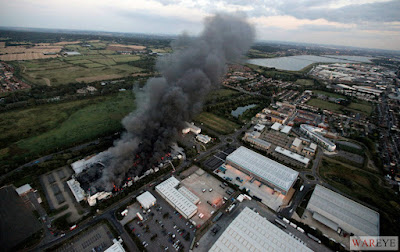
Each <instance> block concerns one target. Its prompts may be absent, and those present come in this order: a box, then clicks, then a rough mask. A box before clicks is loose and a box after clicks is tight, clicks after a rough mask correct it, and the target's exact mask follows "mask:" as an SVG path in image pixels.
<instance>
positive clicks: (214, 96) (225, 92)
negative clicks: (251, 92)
mask: <svg viewBox="0 0 400 252" xmlns="http://www.w3.org/2000/svg"><path fill="white" fill-rule="evenodd" d="M237 94H240V93H239V92H238V91H235V90H232V89H227V88H222V89H217V90H214V91H212V92H210V93H209V94H208V95H207V101H213V100H225V99H227V98H229V97H231V96H233V95H237Z"/></svg>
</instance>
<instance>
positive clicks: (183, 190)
mask: <svg viewBox="0 0 400 252" xmlns="http://www.w3.org/2000/svg"><path fill="white" fill-rule="evenodd" d="M178 192H180V193H181V194H182V195H183V196H185V197H186V198H188V199H189V200H190V201H191V202H192V203H193V204H195V205H196V204H197V203H199V202H200V198H199V197H197V196H196V194H194V193H192V191H190V190H189V189H187V188H186V187H184V186H182V187H181V188H179V189H178Z"/></svg>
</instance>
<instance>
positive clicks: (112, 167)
mask: <svg viewBox="0 0 400 252" xmlns="http://www.w3.org/2000/svg"><path fill="white" fill-rule="evenodd" d="M253 38H254V29H253V27H252V26H251V25H249V24H248V23H247V21H246V20H245V18H244V17H242V16H238V15H227V14H217V15H215V16H212V17H209V18H207V19H206V20H205V27H204V30H203V32H202V33H201V34H200V35H199V36H198V37H195V38H193V37H188V36H185V35H183V36H181V37H179V38H178V39H176V40H175V41H173V42H172V44H171V47H172V49H173V53H171V54H168V55H164V56H163V57H159V58H158V61H157V63H156V68H157V70H158V72H159V73H160V74H161V76H162V77H158V78H151V79H149V80H148V82H147V84H146V85H145V87H144V89H143V90H141V91H139V92H137V93H136V97H137V101H138V102H137V103H138V104H137V110H136V111H135V112H132V113H131V114H129V115H128V116H127V117H125V118H124V119H123V120H122V124H123V126H124V128H125V130H126V131H125V132H124V133H123V134H122V136H121V138H120V139H119V140H118V141H116V142H115V143H114V146H113V147H111V148H110V149H109V150H108V151H107V153H109V154H110V156H111V158H110V159H109V161H110V163H109V164H108V165H105V166H90V167H89V168H87V171H86V174H87V177H93V178H98V179H97V180H96V181H95V182H94V183H89V184H90V186H89V187H90V188H91V190H92V187H93V188H95V190H96V191H109V192H110V191H113V190H115V188H117V189H119V188H122V187H123V186H124V185H125V184H126V182H127V180H129V178H136V177H139V176H143V174H145V173H147V172H149V171H151V170H152V169H154V167H157V165H158V164H159V163H160V162H163V160H164V159H165V158H169V157H170V154H169V153H168V151H169V146H170V144H171V143H173V142H175V141H176V138H177V137H178V135H179V134H180V132H182V129H184V128H185V127H187V125H186V124H185V122H187V121H191V119H192V118H193V117H194V116H195V115H196V114H197V113H199V112H201V110H202V106H203V101H204V100H205V97H206V95H207V94H208V93H209V92H210V91H211V90H212V89H215V88H217V87H218V86H219V85H220V83H221V81H222V79H223V77H224V75H225V73H226V70H227V66H226V64H227V63H228V62H238V61H240V60H241V59H242V56H243V54H245V53H246V52H247V50H248V49H249V48H250V46H251V44H252V43H253ZM93 169H94V170H95V171H91V170H93ZM82 183H83V185H82V186H85V183H86V181H85V180H82Z"/></svg>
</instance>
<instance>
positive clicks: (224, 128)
mask: <svg viewBox="0 0 400 252" xmlns="http://www.w3.org/2000/svg"><path fill="white" fill-rule="evenodd" d="M195 120H196V121H198V122H201V123H203V124H204V125H205V126H207V127H208V128H210V129H212V130H214V131H216V132H218V133H221V134H229V133H232V132H233V131H234V130H235V129H237V128H239V125H237V124H236V123H234V122H231V121H229V120H226V119H223V118H221V117H218V116H216V115H214V114H211V113H207V112H203V113H201V114H200V115H198V116H197V117H196V118H195Z"/></svg>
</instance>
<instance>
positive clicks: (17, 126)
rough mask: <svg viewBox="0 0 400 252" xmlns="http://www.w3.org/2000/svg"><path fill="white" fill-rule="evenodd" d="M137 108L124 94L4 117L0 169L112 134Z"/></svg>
mask: <svg viewBox="0 0 400 252" xmlns="http://www.w3.org/2000/svg"><path fill="white" fill-rule="evenodd" d="M134 108H135V103H134V96H133V94H132V93H130V92H123V93H118V94H115V95H112V96H106V97H95V98H91V99H85V100H78V101H71V102H65V103H58V104H51V105H42V106H37V107H33V108H29V109H24V110H16V111H11V112H6V113H1V118H2V120H1V121H0V129H1V132H2V134H1V137H0V141H1V142H2V143H5V144H2V145H1V147H0V148H2V149H0V167H6V166H7V165H9V164H10V161H12V160H14V161H17V160H21V159H25V160H26V161H27V162H28V161H30V160H32V159H34V158H36V157H39V156H41V155H42V154H44V153H49V152H53V151H55V150H58V149H63V148H67V147H70V146H74V145H76V144H78V143H82V142H87V141H90V140H94V139H97V138H98V137H100V136H104V135H109V134H112V133H114V132H116V131H118V130H121V129H122V126H121V123H120V122H121V119H122V118H123V117H124V116H126V115H127V114H128V113H129V112H131V111H132V110H134Z"/></svg>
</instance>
